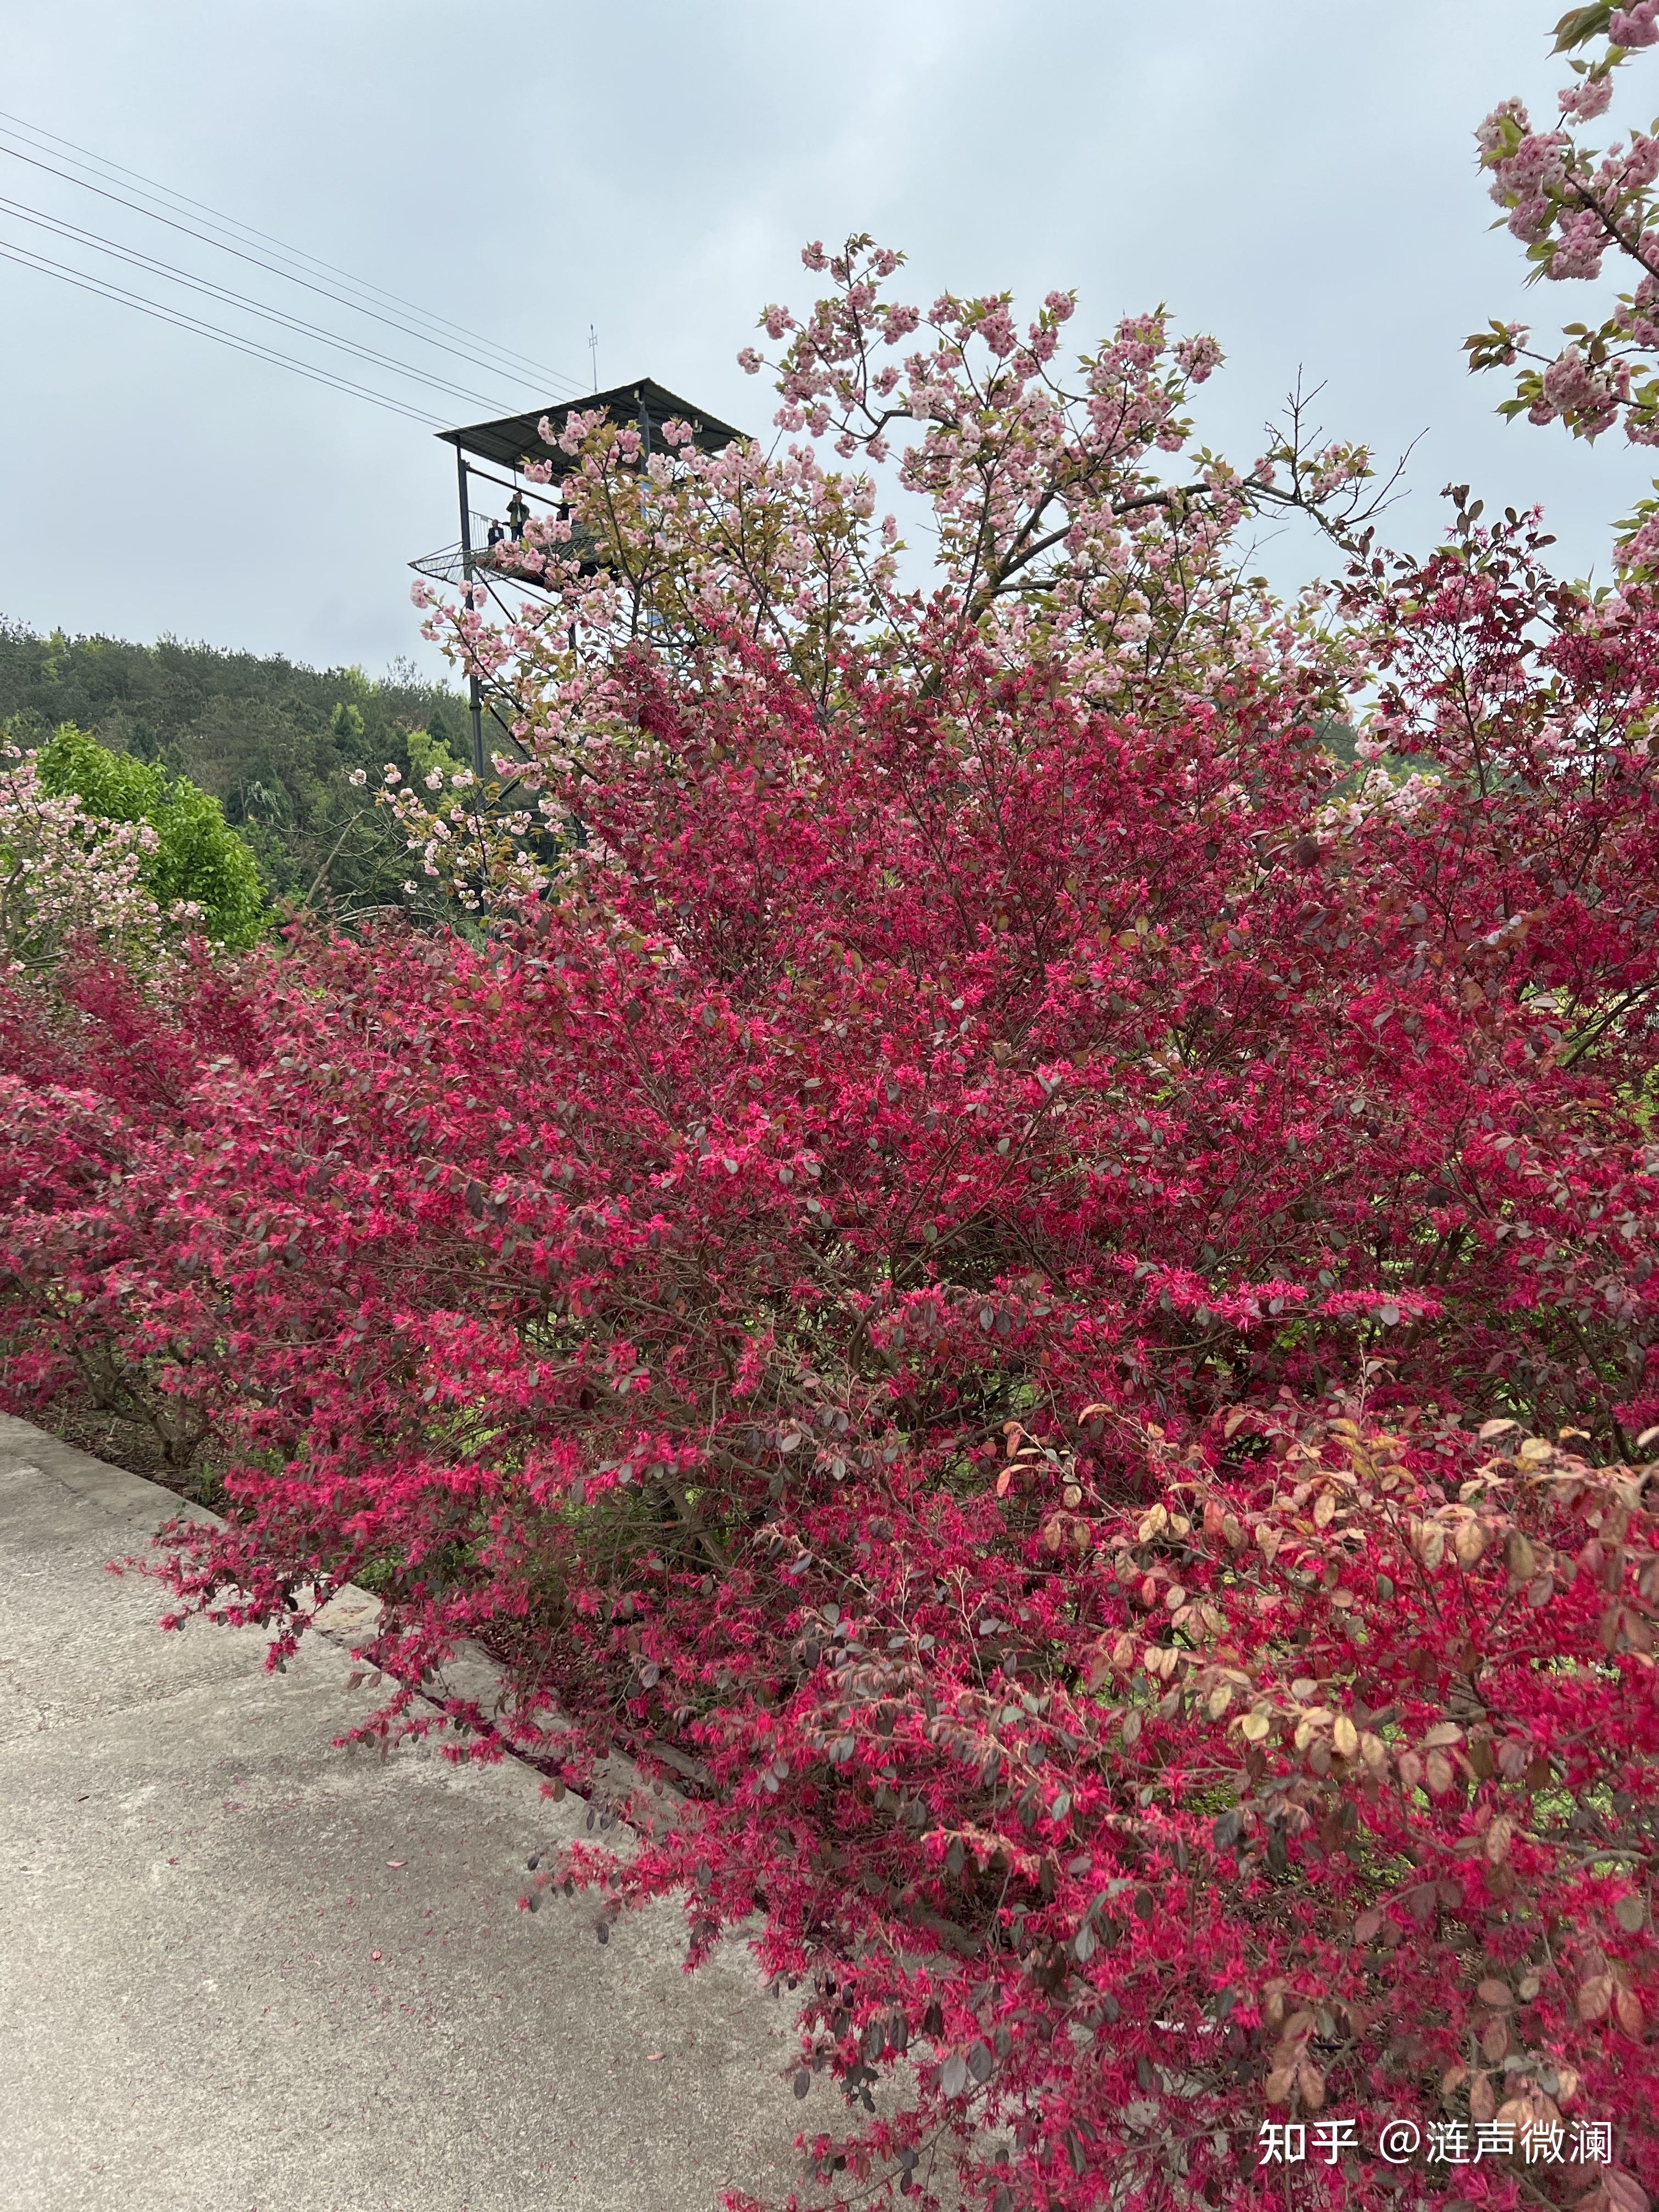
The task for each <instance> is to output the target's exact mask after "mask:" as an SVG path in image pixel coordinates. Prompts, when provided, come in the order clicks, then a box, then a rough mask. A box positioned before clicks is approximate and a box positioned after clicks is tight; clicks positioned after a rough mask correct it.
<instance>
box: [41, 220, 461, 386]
mask: <svg viewBox="0 0 1659 2212" xmlns="http://www.w3.org/2000/svg"><path fill="white" fill-rule="evenodd" d="M0 214H9V215H11V216H15V217H16V218H17V219H18V220H20V221H21V222H27V223H33V224H34V225H36V226H37V227H38V228H41V229H45V230H50V231H52V232H54V233H55V234H57V235H58V237H60V238H66V239H69V240H72V241H74V242H75V243H76V244H81V245H86V246H91V247H93V249H94V251H95V252H100V253H107V254H110V255H112V256H113V258H115V259H117V260H118V261H125V262H126V263H128V264H130V265H131V266H132V267H134V268H138V269H144V270H149V271H150V272H151V273H152V274H153V275H155V276H162V277H164V278H166V279H167V282H168V283H174V284H183V285H185V286H186V287H187V288H188V289H190V290H191V291H192V292H201V293H204V294H205V295H207V296H208V297H209V298H210V299H216V300H219V301H223V302H224V304H225V305H226V306H228V307H239V308H241V309H242V310H244V311H245V312H246V313H248V314H251V315H258V316H259V317H260V318H261V319H263V320H264V321H265V322H268V323H277V324H280V325H282V326H283V328H285V329H287V330H291V331H296V332H297V333H299V334H300V335H301V337H312V338H318V339H320V340H321V342H322V343H324V344H325V345H331V346H337V347H338V348H340V349H342V350H343V351H344V352H347V353H350V354H355V355H356V356H357V358H358V359H359V360H360V361H368V362H374V364H375V365H376V366H377V367H379V368H390V369H393V370H395V371H396V372H397V374H398V375H400V376H407V377H410V378H412V379H413V380H415V381H416V383H419V384H426V385H430V386H432V388H433V390H434V391H436V392H452V393H453V395H454V396H455V398H458V399H475V400H477V403H478V404H479V405H480V406H482V407H497V408H499V407H501V405H502V402H501V400H499V399H496V398H491V397H490V396H489V394H488V393H487V392H472V391H470V390H469V389H468V388H467V387H466V386H465V385H461V384H452V383H451V382H450V381H449V380H448V379H447V378H446V377H441V376H430V375H428V374H427V372H426V371H425V370H424V369H420V368H411V367H410V364H409V363H408V362H403V361H398V360H397V359H396V358H395V357H394V356H392V355H391V354H384V353H379V352H377V351H376V350H375V349H374V348H373V347H372V346H364V345H359V344H358V343H357V341H356V339H355V338H348V337H341V336H339V335H338V333H337V332H336V331H328V330H325V329H324V328H323V327H322V325H320V324H318V323H308V322H307V321H306V320H305V319H304V318H303V317H301V316H297V315H289V314H285V313H283V310H282V309H281V308H280V307H262V306H261V305H260V304H259V302H258V301H257V300H252V299H250V298H249V297H248V296H247V295H246V293H243V292H236V291H233V290H232V289H230V288H229V286H228V285H224V284H216V283H214V282H213V280H212V279H211V278H210V277H205V276H191V274H190V273H189V271H188V270H183V269H180V268H179V267H178V266H177V265H176V264H174V263H173V262H170V261H163V260H161V258H159V257H158V256H156V255H155V254H153V253H143V252H139V251H138V250H137V247H133V246H119V245H118V244H117V243H116V242H115V240H113V239H108V238H105V237H104V236H102V234H100V232H98V231H95V230H86V229H83V228H82V226H81V225H80V224H79V223H74V222H64V221H63V220H62V218H61V217H59V216H51V215H47V214H46V211H45V210H43V209H40V208H33V207H30V206H29V205H28V204H27V202H25V201H22V200H12V199H7V198H5V197H3V196H0Z"/></svg>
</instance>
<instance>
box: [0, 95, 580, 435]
mask: <svg viewBox="0 0 1659 2212" xmlns="http://www.w3.org/2000/svg"><path fill="white" fill-rule="evenodd" d="M5 125H11V126H13V127H12V128H11V129H10V130H9V131H5V135H6V136H9V137H10V136H18V135H22V136H23V137H24V138H25V142H26V143H32V142H34V141H38V140H42V139H44V140H46V142H47V143H48V144H50V145H51V146H52V147H54V148H62V149H65V151H64V154H62V155H59V158H60V159H64V158H67V159H68V160H69V161H70V166H71V167H75V168H81V167H91V168H92V169H93V171H94V174H103V175H105V176H106V178H111V177H120V178H122V179H126V180H128V181H129V183H130V184H131V185H133V186H136V187H137V189H138V190H139V192H140V195H141V197H144V198H159V199H161V201H162V203H163V204H171V205H172V206H173V208H174V210H175V211H176V210H178V209H179V208H188V209H191V210H193V211H195V212H196V213H197V215H199V216H202V217H204V219H205V220H206V221H207V222H208V223H209V224H210V228H214V229H216V230H226V231H228V232H230V233H232V234H240V236H241V237H242V238H244V239H252V240H258V241H259V242H260V243H261V244H263V245H264V246H269V247H270V248H272V249H273V250H274V251H276V252H277V253H279V254H280V255H281V256H282V257H283V259H285V260H289V261H295V262H298V263H301V264H305V265H306V266H307V267H309V268H311V269H313V270H321V271H323V272H325V273H326V274H328V275H331V276H337V277H339V278H341V279H342V280H343V282H344V283H347V284H348V285H349V287H350V288H351V289H353V290H354V291H357V292H360V293H362V294H365V295H373V296H374V297H375V298H377V299H379V300H380V301H383V302H385V303H386V304H388V305H391V306H393V307H401V308H404V309H405V310H406V311H407V312H408V313H410V314H413V315H415V316H416V317H417V318H418V319H420V320H421V321H422V322H424V323H427V324H429V325H433V327H434V328H435V329H436V330H442V331H449V332H451V333H452V334H453V335H454V336H456V337H465V339H466V340H467V341H468V344H469V347H470V348H471V349H472V352H473V355H474V356H475V357H476V356H477V355H478V354H479V353H480V352H482V353H483V354H493V355H495V356H498V359H497V360H496V361H494V362H491V361H486V360H482V359H478V360H477V366H479V367H484V368H495V369H497V371H498V372H499V371H500V370H501V369H502V368H509V369H515V370H517V371H526V370H528V371H531V372H532V373H533V374H535V375H537V376H538V377H548V378H550V379H551V380H552V381H553V382H554V383H556V384H562V385H566V386H568V387H569V389H570V390H571V391H572V392H575V391H578V390H579V389H580V387H579V386H577V385H576V383H575V382H574V380H573V379H572V378H570V377H568V376H567V375H565V374H562V372H561V371H559V370H557V369H554V368H549V367H548V366H547V364H546V363H545V362H538V361H535V360H533V359H532V357H531V356H528V355H526V354H522V353H520V352H518V351H517V350H516V349H514V348H513V347H509V346H501V345H497V344H495V343H494V342H493V341H492V340H488V339H479V338H478V337H477V336H476V334H475V333H473V332H472V331H469V330H467V329H466V328H465V326H464V325H461V324H459V323H456V322H453V321H452V320H451V319H449V318H448V317H447V316H444V315H435V314H433V313H431V312H430V310H429V309H428V308H424V307H420V306H419V305H417V303H416V302H415V301H411V300H405V299H404V298H402V297H401V295H398V293H395V292H390V291H388V290H387V289H386V287H385V286H384V285H380V284H375V283H371V282H369V281H368V279H367V278H364V277H361V276H354V275H353V274H352V272H351V271H350V270H345V269H342V268H341V267H340V266H339V265H338V264H336V263H334V262H330V261H325V260H323V259H321V258H319V257H318V256H317V255H315V254H313V253H307V252H304V251H303V250H302V249H301V248H300V247H297V246H289V245H287V244H285V243H284V241H283V240H281V239H278V238H276V237H274V236H273V235H272V234H271V233H270V232H269V231H263V230H260V229H258V228H256V227H255V226H254V225H252V224H251V223H245V222H241V221H240V219H239V218H238V217H236V216H228V215H226V214H225V213H224V212H223V210H220V209H216V208H213V207H210V205H209V204H208V203H207V202H205V201H204V200H197V199H192V198H191V196H190V194H189V193H187V192H179V191H174V190H173V187H172V186H171V185H163V184H161V183H160V182H159V181H158V180H157V179H155V178H150V177H145V176H143V175H142V174H141V173H140V172H139V171H137V170H136V169H130V168H128V167H126V166H125V164H124V163H122V162H119V161H110V160H108V159H107V158H106V156H104V155H100V154H96V153H94V152H93V150H92V149H90V148H89V147H86V146H82V145H79V144H78V143H76V141H75V140H74V139H71V138H64V137H60V136H59V135H58V133H57V132H55V131H45V130H42V129H41V128H40V126H39V125H36V124H32V123H29V122H27V121H26V120H25V119H24V118H22V117H21V116H16V115H11V114H9V113H8V112H7V111H6V110H4V109H0V130H3V129H4V126H5ZM0 150H12V149H0ZM36 150H37V151H38V150H40V149H39V148H38V147H37V149H36ZM77 157H84V158H77ZM55 173H57V174H60V175H61V174H63V172H61V171H58V172H55ZM66 181H67V182H69V183H71V184H75V185H80V186H82V189H83V190H87V191H94V190H96V189H97V187H96V186H94V185H87V184H86V182H85V180H84V179H82V178H78V177H69V178H67V179H66ZM124 204H128V205H131V202H126V203H124ZM137 212H138V213H140V214H143V215H146V216H150V217H151V219H152V220H155V221H162V220H164V219H165V218H163V217H161V216H155V213H154V210H150V209H148V208H140V209H138V210H137ZM194 235H198V236H199V235H200V234H199V233H195V234H194ZM205 242H206V243H208V244H210V245H214V246H219V247H220V248H221V250H222V251H224V252H231V251H234V248H231V247H228V246H224V245H223V242H222V240H216V239H211V240H207V241H205ZM260 265H262V266H269V264H260ZM273 273H275V274H276V275H280V276H286V277H288V279H289V281H290V282H293V283H298V282H301V281H303V280H301V278H298V277H296V276H294V274H293V272H292V271H291V270H276V271H274V272H273ZM331 296H332V295H331ZM351 304H353V305H359V303H356V302H353V303H351ZM359 312H363V313H368V312H370V310H368V309H367V308H363V307H361V306H360V305H359ZM399 327H401V325H400V326H399ZM406 334H407V335H410V336H420V337H422V338H423V339H424V340H425V342H427V343H434V344H436V343H441V340H438V339H436V338H434V337H431V336H430V335H429V333H427V332H419V333H416V332H408V333H406Z"/></svg>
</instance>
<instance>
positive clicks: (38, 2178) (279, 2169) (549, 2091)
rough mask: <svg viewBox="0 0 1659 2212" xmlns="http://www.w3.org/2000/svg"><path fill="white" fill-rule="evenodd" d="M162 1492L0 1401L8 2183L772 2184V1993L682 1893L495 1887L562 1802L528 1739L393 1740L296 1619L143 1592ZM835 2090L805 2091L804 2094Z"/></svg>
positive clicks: (217, 2193)
mask: <svg viewBox="0 0 1659 2212" xmlns="http://www.w3.org/2000/svg"><path fill="white" fill-rule="evenodd" d="M177 1510H178V1500H177V1499H176V1498H172V1497H170V1496H169V1495H168V1493H167V1492H164V1491H161V1490H159V1489H157V1488H156V1487H155V1485H153V1484H151V1483H148V1482H144V1481H142V1480H139V1479H138V1478H137V1476H134V1475H130V1474H123V1473H121V1472H120V1471H119V1470H118V1469H115V1468H108V1467H106V1466H104V1465H102V1464H101V1462H99V1461H96V1460H94V1459H90V1458H88V1457H87V1456H86V1455H84V1454H82V1453H81V1452H77V1451H75V1450H72V1449H70V1448H69V1447H68V1446H67V1445H64V1444H61V1443H58V1442H57V1441H56V1440H55V1439H54V1438H52V1437H46V1436H44V1435H42V1434H41V1433H40V1431H38V1430H35V1429H33V1428H31V1427H29V1426H28V1425H27V1424H25V1423H23V1422H21V1421H15V1420H8V1419H4V1418H3V1417H0V1686H3V1692H4V1694H3V1696H0V1869H3V1871H0V2204H3V2205H4V2206H5V2207H7V2208H8V2212H713V2208H714V2207H715V2206H717V2205H718V2203H719V2202H720V2191H721V2189H722V2187H723V2186H726V2185H739V2186H743V2187H746V2188H750V2189H753V2190H756V2191H761V2192H765V2193H772V2192H775V2193H776V2194H778V2195H780V2196H781V2195H782V2194H783V2193H784V2192H785V2191H787V2189H788V2187H789V2186H790V2185H791V2183H792V2181H794V2180H795V2179H796V2178H797V2176H798V2173H799V2167H798V2166H797V2162H796V2157H795V2154H794V2152H793V2148H792V2147H791V2145H792V2138H793V2135H794V2132H795V2130H796V2128H797V2127H798V2126H799V2124H801V2121H802V2119H803V2118H805V2117H808V2115H809V2112H810V2108H803V2107H802V2106H799V2105H797V2104H796V2103H795V2102H794V2100H793V2098H792V2097H791V2095H790V2093H789V2087H788V2083H787V2079H785V2078H784V2075H783V2072H782V2069H783V2068H784V2067H785V2065H786V2063H787V2059H788V2057H789V2054H790V2052H791V2051H793V2039H792V2036H791V2033H790V2016H789V2014H788V2012H787V2009H786V2008H784V2007H783V2006H781V2005H779V2004H778V2003H777V2002H775V2001H774V2000H772V1999H771V1998H769V1997H768V1996H765V1995H764V1994H763V1992H762V1991H761V1990H760V1989H759V1988H758V1986H757V1981H756V1978H755V1977H754V1974H753V1972H752V1971H751V1968H750V1962H749V1960H748V1959H747V1957H746V1955H745V1954H744V1953H743V1952H742V1951H740V1950H733V1951H732V1952H730V1953H728V1954H722V1956H721V1957H720V1959H718V1960H716V1961H715V1962H714V1963H713V1964H712V1965H711V1966H709V1967H708V1968H707V1969H705V1970H704V1971H702V1972H700V1973H698V1974H696V1975H695V1976H690V1977H688V1976H686V1975H685V1974H684V1973H683V1972H681V1968H680V1960H681V1957H682V1955H683V1950H684V1942H683V1922H682V1920H681V1917H680V1915H679V1914H678V1911H677V1910H674V1909H671V1908H663V1909H661V1910H659V1911H652V1912H648V1913H645V1914H641V1915H636V1916H633V1917H629V1918H627V1919H624V1920H623V1921H622V1922H621V1923H618V1924H617V1927H616V1928H615V1929H614V1930H613V1932H612V1935H611V1942H610V1943H609V1944H608V1945H606V1946H605V1947H603V1948H601V1947H600V1946H599V1944H598V1943H597V1942H595V1941H594V1937H593V1934H592V1911H591V1909H584V1907H583V1905H582V1904H581V1901H580V1899H577V1900H575V1901H574V1902H572V1903H569V1904H566V1903H565V1902H564V1901H563V1900H562V1899H554V1900H553V1901H552V1902H551V1903H550V1904H549V1905H545V1906H544V1909H543V1910H542V1911H541V1912H540V1913H538V1915H537V1916H536V1917H533V1918H532V1917H531V1916H530V1915H529V1914H527V1913H524V1912H520V1911H518V1910H517V1909H516V1900H517V1898H518V1896H519V1894H520V1881H521V1880H522V1877H523V1868H524V1863H525V1859H526V1856H527V1854H528V1853H529V1852H530V1851H531V1850H533V1849H536V1848H538V1846H540V1847H545V1846H546V1845H547V1844H550V1843H557V1842H558V1841H560V1840H562V1839H563V1838H566V1837H568V1836H570V1835H573V1834H574V1833H575V1832H576V1831H577V1828H578V1826H579V1825H580V1823H581V1822H582V1821H583V1820H585V1818H586V1809H585V1808H583V1807H582V1806H581V1805H580V1803H578V1802H576V1801H574V1800H570V1799H567V1800H566V1802H565V1803H564V1804H563V1805H562V1806H559V1807H554V1806H553V1805H551V1804H550V1803H549V1802H547V1801H546V1800H545V1799H544V1798H543V1797H542V1796H541V1794H540V1790H539V1787H538V1782H537V1780H536V1778H535V1777H534V1776H533V1775H532V1774H530V1773H528V1772H527V1771H525V1770H524V1769H523V1768H521V1767H519V1766H517V1765H506V1766H499V1767H493V1768H463V1769H458V1768H455V1767H453V1766H450V1765H447V1764H446V1763H444V1762H443V1761H442V1760H441V1759H439V1758H438V1757H437V1756H436V1755H435V1753H423V1752H418V1751H415V1750H405V1751H402V1752H398V1753H393V1754H392V1757H391V1758H390V1759H388V1760H387V1761H386V1763H385V1764H384V1765H381V1764H380V1763H379V1762H378V1761H377V1760H375V1759H373V1758H371V1757H368V1756H366V1755H364V1754H362V1753H357V1754H350V1753H344V1752H339V1751H335V1750H333V1749H331V1747H330V1739H331V1737H332V1736H333V1735H337V1734H338V1733H339V1732H340V1731H341V1729H343V1726H344V1725H345V1724H346V1723H347V1722H348V1720H349V1717H351V1715H352V1714H353V1712H354V1711H357V1712H361V1711H362V1692H357V1693H355V1694H354V1693H350V1692H348V1691H347V1689H346V1687H345V1676H346V1673H347V1668H348V1663H349V1662H347V1660H346V1659H345V1658H344V1656H343V1654H342V1652H341V1650H340V1649H339V1648H338V1647H337V1646H332V1645H330V1644H326V1643H325V1642H324V1641H323V1639H322V1638H317V1637H313V1638H307V1639H306V1642H305V1645H304V1647H303V1648H302V1651H301V1656H300V1658H299V1659H298V1660H297V1661H296V1662H293V1663H291V1664H290V1666H289V1670H288V1672H287V1673H286V1674H283V1675H280V1676H278V1675H268V1674H264V1672H263V1670H262V1665H261V1662H262V1659H263V1655H264V1638H262V1637H261V1636H260V1635H258V1633H256V1632H252V1631H236V1632H232V1631H228V1630H225V1629H216V1628H210V1627H208V1626H204V1625H203V1624H202V1623H200V1622H197V1623H195V1624H193V1625H192V1626H191V1627H190V1628H189V1629H187V1630H186V1631H185V1632H183V1633H182V1634H176V1635H165V1636H164V1635H163V1634H162V1633H161V1632H160V1631H159V1630H158V1629H157V1627H156V1626H155V1620H156V1616H157V1614H158V1613H159V1612H161V1610H162V1604H161V1594H160V1592H159V1590H158V1589H157V1588H156V1586H155V1584H154V1583H149V1582H147V1581H144V1580H142V1579H135V1578H133V1577H127V1578H125V1579H118V1578H117V1577H113V1576H112V1575H110V1574H109V1573H107V1572H106V1563H107V1562H108V1561H109V1560H111V1559H118V1558H120V1557H122V1556H123V1555H124V1554H125V1553H129V1552H131V1551H134V1550H136V1549H139V1548H141V1547H142V1545H143V1540H144V1538H145V1536H146V1535H147V1534H148V1533H149V1530H150V1529H152V1528H155V1527H156V1526H158V1525H159V1524H160V1523H161V1522H162V1521H164V1520H166V1519H167V1518H168V1517H169V1516H171V1515H172V1514H173V1513H174V1512H176V1511H177ZM810 2116H811V2118H813V2119H815V2120H818V2121H819V2123H820V2124H831V2125H833V2124H834V2122H833V2120H831V2119H830V2118H829V2113H828V2112H827V2110H826V2112H824V2113H823V2114H822V2115H819V2114H817V2113H811V2115H810Z"/></svg>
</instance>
